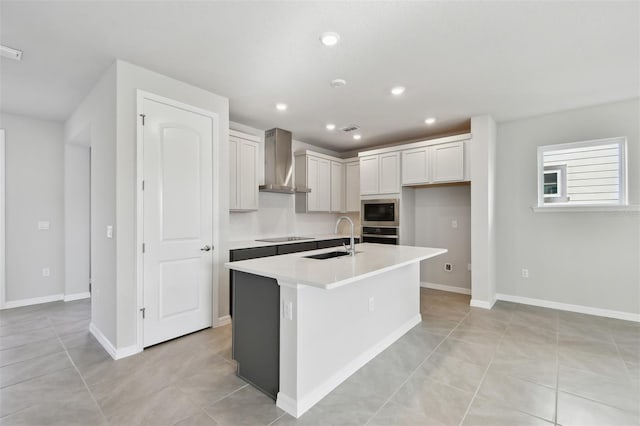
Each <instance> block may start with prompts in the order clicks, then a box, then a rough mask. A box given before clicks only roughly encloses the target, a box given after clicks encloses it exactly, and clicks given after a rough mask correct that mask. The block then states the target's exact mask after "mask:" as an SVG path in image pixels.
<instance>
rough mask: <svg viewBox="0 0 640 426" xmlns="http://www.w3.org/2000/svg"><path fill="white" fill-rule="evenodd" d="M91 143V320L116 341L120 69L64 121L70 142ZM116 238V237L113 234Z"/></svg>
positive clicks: (102, 80) (106, 76)
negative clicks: (111, 229)
mask: <svg viewBox="0 0 640 426" xmlns="http://www.w3.org/2000/svg"><path fill="white" fill-rule="evenodd" d="M78 140H83V141H86V142H87V143H88V144H90V145H91V283H92V284H91V288H92V294H91V322H92V323H93V325H94V326H95V327H96V328H98V329H99V330H100V331H101V332H102V334H103V335H104V336H105V337H106V338H107V339H108V340H109V341H110V342H111V344H112V345H113V346H115V343H116V315H115V312H116V245H115V238H113V239H109V238H107V237H106V228H107V226H108V225H114V224H115V222H116V219H115V212H116V207H115V206H116V162H115V159H116V67H115V64H114V65H113V66H111V67H110V68H109V69H108V70H107V71H106V72H105V73H104V74H103V75H102V77H101V78H100V80H99V81H98V82H97V83H96V85H95V87H94V88H93V89H92V90H91V92H90V93H89V95H87V97H86V98H85V99H84V101H82V103H81V104H80V105H79V106H78V108H77V109H76V110H75V111H74V113H73V114H72V115H71V117H69V119H68V120H67V121H66V123H65V142H75V141H78ZM114 236H116V237H117V233H116V235H114Z"/></svg>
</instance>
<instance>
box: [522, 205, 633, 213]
mask: <svg viewBox="0 0 640 426" xmlns="http://www.w3.org/2000/svg"><path fill="white" fill-rule="evenodd" d="M531 210H533V212H534V213H578V212H629V213H640V205H627V206H599V205H591V206H589V205H578V206H567V205H564V206H531Z"/></svg>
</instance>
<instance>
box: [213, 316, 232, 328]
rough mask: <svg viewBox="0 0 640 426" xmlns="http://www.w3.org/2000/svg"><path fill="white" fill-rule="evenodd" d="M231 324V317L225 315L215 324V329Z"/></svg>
mask: <svg viewBox="0 0 640 426" xmlns="http://www.w3.org/2000/svg"><path fill="white" fill-rule="evenodd" d="M227 324H231V315H225V316H223V317H220V318H218V319H217V320H216V322H215V323H214V324H213V326H214V327H222V326H223V325H227Z"/></svg>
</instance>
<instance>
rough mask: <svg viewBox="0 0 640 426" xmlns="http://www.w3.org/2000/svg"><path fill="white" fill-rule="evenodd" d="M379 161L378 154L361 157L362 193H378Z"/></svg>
mask: <svg viewBox="0 0 640 426" xmlns="http://www.w3.org/2000/svg"><path fill="white" fill-rule="evenodd" d="M378 163H379V158H378V156H377V155H371V156H368V157H362V158H360V194H361V195H368V194H378V193H379V191H378V180H379V177H378V176H379V173H378Z"/></svg>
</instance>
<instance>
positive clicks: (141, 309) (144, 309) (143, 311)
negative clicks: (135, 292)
mask: <svg viewBox="0 0 640 426" xmlns="http://www.w3.org/2000/svg"><path fill="white" fill-rule="evenodd" d="M146 310H147V308H140V312H142V319H145V312H146Z"/></svg>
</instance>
